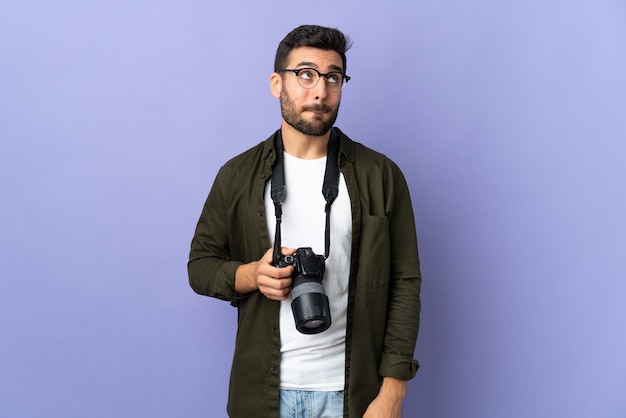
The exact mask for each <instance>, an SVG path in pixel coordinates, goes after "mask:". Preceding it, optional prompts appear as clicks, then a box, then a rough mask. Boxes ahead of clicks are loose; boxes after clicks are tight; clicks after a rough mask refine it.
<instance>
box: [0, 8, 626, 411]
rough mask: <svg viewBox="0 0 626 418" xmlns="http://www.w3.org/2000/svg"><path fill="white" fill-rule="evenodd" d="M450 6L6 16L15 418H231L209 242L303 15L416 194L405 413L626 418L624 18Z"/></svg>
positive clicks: (355, 130) (363, 135) (2, 104)
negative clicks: (342, 61)
mask: <svg viewBox="0 0 626 418" xmlns="http://www.w3.org/2000/svg"><path fill="white" fill-rule="evenodd" d="M93 3H96V4H93ZM431 3H432V4H430V3H428V4H427V2H409V1H395V2H394V1H392V2H386V3H385V5H384V6H383V5H382V3H381V2H378V1H371V0H366V1H356V0H349V1H345V2H339V3H338V5H337V6H336V8H335V9H334V10H333V9H332V7H331V6H330V5H329V4H326V3H319V4H316V5H315V6H313V7H312V10H309V8H305V5H307V4H308V3H302V6H299V5H298V3H285V2H280V3H278V2H277V3H274V2H269V3H268V2H253V1H249V2H247V3H245V2H241V1H234V2H230V3H223V4H221V5H220V6H219V7H217V6H213V5H211V4H210V2H204V1H193V0H187V1H181V2H177V3H172V2H164V1H157V2H154V1H151V2H148V1H136V2H126V1H116V0H114V1H108V2H81V1H77V0H61V1H55V2H37V1H29V0H26V1H23V0H22V1H17V0H5V1H3V2H2V3H0V75H1V77H0V141H1V142H0V196H2V197H1V198H0V211H1V212H0V213H1V214H2V217H1V220H0V245H1V250H2V252H1V253H0V330H1V331H2V338H1V340H0V341H1V342H0V389H1V392H0V393H1V395H0V416H10V417H61V416H62V417H77V418H78V417H81V418H82V417H173V416H184V417H206V416H210V417H222V416H225V413H224V412H223V411H224V405H225V402H226V388H227V381H228V371H229V366H230V360H231V355H232V348H233V338H234V327H235V321H236V318H235V315H236V313H235V310H234V309H232V308H231V307H230V306H229V305H228V304H227V303H223V302H219V301H216V300H212V299H208V298H203V297H200V296H197V295H195V294H194V293H193V292H192V291H191V289H190V288H189V287H188V284H187V276H186V259H187V254H188V248H189V242H190V240H191V236H192V234H193V230H194V227H195V222H196V220H197V217H198V216H199V213H200V209H201V206H202V204H203V202H204V199H205V197H206V194H207V193H208V191H209V187H210V185H211V183H212V180H213V177H214V175H215V173H216V172H217V170H218V168H219V166H220V165H221V164H222V163H223V162H224V161H226V159H228V158H229V157H231V156H234V155H235V154H236V153H238V152H240V151H242V150H244V149H246V148H247V147H249V146H251V145H253V144H256V143H257V142H259V141H260V140H262V139H264V138H265V137H266V136H267V135H269V134H270V133H271V132H272V131H273V130H274V129H276V128H277V127H278V125H279V107H278V104H277V102H276V101H275V99H273V98H272V97H271V96H270V93H269V86H268V78H269V74H270V72H271V70H272V64H273V54H274V52H275V48H276V46H277V43H278V42H279V41H280V39H281V38H282V37H283V36H284V35H285V34H286V33H287V32H288V31H289V30H290V29H292V28H293V27H295V26H297V25H299V24H302V23H319V24H324V25H331V26H338V27H340V28H341V29H343V30H344V31H345V32H347V33H348V34H349V35H351V36H352V38H353V39H354V40H355V44H354V47H353V49H352V50H351V51H350V53H349V57H348V73H349V75H351V76H352V77H353V80H352V81H351V82H350V84H349V85H348V86H347V88H346V90H345V91H344V99H343V103H342V109H341V112H340V116H339V120H338V126H340V127H341V128H342V129H343V130H344V131H346V132H347V133H349V134H350V135H351V136H352V137H353V138H355V139H357V140H359V141H361V142H364V143H366V144H369V145H370V146H372V147H373V148H375V149H378V150H380V151H382V152H384V153H386V154H388V155H389V156H391V157H392V158H393V159H395V160H396V161H397V162H398V164H399V165H400V166H401V168H402V169H403V170H404V171H405V174H406V176H407V177H408V181H409V184H410V185H411V191H412V196H413V200H414V205H415V212H416V220H417V226H418V234H419V239H420V245H421V247H420V248H421V258H422V263H423V275H424V287H423V305H424V309H423V326H422V332H421V334H420V339H419V341H418V347H417V353H416V356H417V358H418V359H419V360H420V361H421V363H422V369H421V370H420V372H419V373H418V376H417V377H416V379H415V380H413V381H412V382H411V383H410V385H409V396H408V400H407V402H406V404H405V416H407V417H418V416H419V417H428V418H465V417H481V418H501V417H509V418H527V417H533V418H538V417H542V418H543V417H546V418H548V417H550V418H552V417H568V418H587V417H591V416H593V417H603V418H617V417H624V416H626V398H625V397H624V389H625V388H626V356H625V355H624V354H625V353H626V331H625V330H626V326H625V325H624V322H625V319H626V308H625V306H626V285H625V282H626V261H625V260H626V245H625V244H624V242H625V238H624V237H625V236H626V221H625V220H624V219H625V217H624V214H625V213H626V196H625V186H624V181H625V180H626V164H625V162H626V81H625V80H626V77H625V74H626V24H625V17H626V5H625V4H624V2H621V1H611V0H599V1H594V2H591V1H583V0H574V1H564V0H562V1H558V0H549V1H523V2H522V1H509V2H492V1H487V0H471V1H460V0H455V1H452V0H442V1H438V2H431ZM333 16H334V17H333Z"/></svg>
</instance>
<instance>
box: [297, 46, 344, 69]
mask: <svg viewBox="0 0 626 418" xmlns="http://www.w3.org/2000/svg"><path fill="white" fill-rule="evenodd" d="M287 62H288V65H287V68H298V67H312V68H315V69H320V70H336V71H343V62H342V61H341V56H340V55H339V53H337V52H336V51H332V50H326V49H319V48H312V47H308V46H301V47H298V48H294V49H293V50H292V51H291V52H290V53H289V59H288V61H287Z"/></svg>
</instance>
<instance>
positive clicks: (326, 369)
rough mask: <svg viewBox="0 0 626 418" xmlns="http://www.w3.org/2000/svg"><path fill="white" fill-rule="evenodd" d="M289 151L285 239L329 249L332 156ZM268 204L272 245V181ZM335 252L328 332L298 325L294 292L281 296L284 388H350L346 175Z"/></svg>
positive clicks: (336, 209)
mask: <svg viewBox="0 0 626 418" xmlns="http://www.w3.org/2000/svg"><path fill="white" fill-rule="evenodd" d="M283 156H284V159H283V161H284V170H285V189H286V193H285V198H284V200H283V203H282V207H283V217H282V224H281V235H282V237H281V240H282V242H281V245H282V246H283V247H290V248H299V247H311V248H313V251H314V252H315V254H318V255H323V254H324V251H325V227H326V213H325V212H324V208H325V206H326V201H325V200H324V196H323V195H322V184H323V181H324V173H325V170H326V157H324V158H320V159H315V160H302V159H299V158H296V157H293V156H291V155H289V154H287V153H283ZM265 208H266V213H267V214H268V216H267V223H268V225H267V226H268V230H269V234H270V238H271V241H272V245H274V243H273V240H274V235H275V231H276V218H275V217H273V216H271V215H272V214H274V204H273V202H272V198H271V196H270V182H268V183H267V186H266V190H265ZM330 213H331V215H330V221H331V222H330V223H331V225H330V254H329V257H328V259H327V260H326V271H325V273H324V278H323V280H322V285H323V286H324V291H325V293H326V296H328V299H329V304H330V315H331V319H332V325H331V326H330V328H329V329H328V330H326V331H324V332H322V333H319V334H313V335H306V334H302V333H300V332H299V331H298V330H296V327H295V323H294V318H293V313H292V311H291V302H292V299H291V296H290V297H289V298H288V299H287V300H285V301H282V302H281V306H280V336H281V362H280V364H281V367H280V387H281V389H299V390H314V391H334V390H343V388H344V380H345V379H344V368H345V336H346V311H347V306H348V278H349V274H350V253H351V245H352V212H351V207H350V198H349V196H348V190H347V188H346V182H345V179H344V178H343V175H342V174H340V180H339V195H338V196H337V198H336V199H335V201H334V202H333V205H332V206H331V211H330Z"/></svg>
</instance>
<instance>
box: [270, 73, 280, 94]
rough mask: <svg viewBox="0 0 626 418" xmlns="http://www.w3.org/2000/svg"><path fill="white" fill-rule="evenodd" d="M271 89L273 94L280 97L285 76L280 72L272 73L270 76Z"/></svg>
mask: <svg viewBox="0 0 626 418" xmlns="http://www.w3.org/2000/svg"><path fill="white" fill-rule="evenodd" d="M270 91H271V92H272V96H274V97H275V98H277V99H279V98H280V93H281V92H282V91H283V78H282V77H281V76H280V74H278V73H272V75H271V76H270Z"/></svg>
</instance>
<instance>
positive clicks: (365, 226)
mask: <svg viewBox="0 0 626 418" xmlns="http://www.w3.org/2000/svg"><path fill="white" fill-rule="evenodd" d="M389 263H390V241H389V219H388V218H387V217H384V216H363V217H362V219H361V246H360V250H359V273H358V274H359V280H362V281H364V282H365V284H366V285H367V286H369V287H374V288H377V287H381V286H386V285H387V284H388V283H389Z"/></svg>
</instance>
